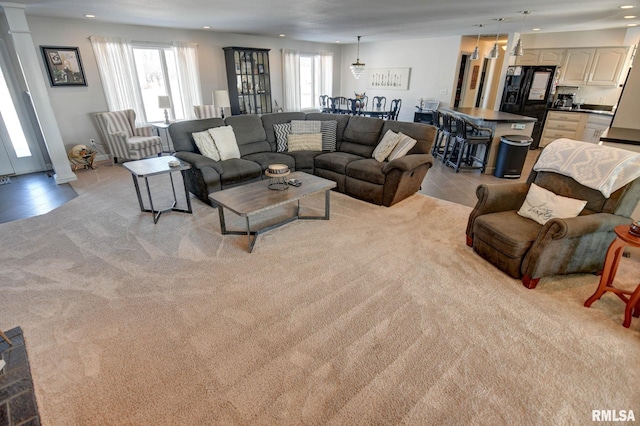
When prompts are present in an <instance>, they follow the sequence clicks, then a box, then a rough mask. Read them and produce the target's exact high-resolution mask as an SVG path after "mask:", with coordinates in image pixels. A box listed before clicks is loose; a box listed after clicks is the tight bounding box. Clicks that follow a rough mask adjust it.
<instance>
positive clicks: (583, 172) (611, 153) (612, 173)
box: [533, 139, 640, 198]
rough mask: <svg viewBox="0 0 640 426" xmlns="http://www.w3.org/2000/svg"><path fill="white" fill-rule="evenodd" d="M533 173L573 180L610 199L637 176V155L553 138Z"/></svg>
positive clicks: (639, 157) (639, 162)
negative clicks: (549, 174)
mask: <svg viewBox="0 0 640 426" xmlns="http://www.w3.org/2000/svg"><path fill="white" fill-rule="evenodd" d="M533 170H535V171H537V172H540V171H545V172H555V173H559V174H562V175H565V176H569V177H572V178H573V179H575V180H576V181H577V182H578V183H580V184H582V185H584V186H586V187H588V188H593V189H596V190H598V191H600V192H601V193H602V195H604V196H605V197H607V198H609V196H610V195H611V193H612V192H615V191H616V190H618V189H620V188H622V187H623V186H625V185H626V184H628V183H629V182H631V181H633V180H634V179H636V178H637V177H640V153H637V152H632V151H627V150H625V149H618V148H612V147H609V146H602V145H594V144H591V143H588V142H581V141H574V140H571V139H556V140H555V141H553V142H551V143H550V144H549V145H547V146H546V147H545V148H544V149H543V150H542V154H540V158H538V161H537V162H536V164H534V166H533Z"/></svg>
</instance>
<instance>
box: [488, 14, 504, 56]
mask: <svg viewBox="0 0 640 426" xmlns="http://www.w3.org/2000/svg"><path fill="white" fill-rule="evenodd" d="M497 21H498V32H497V33H496V42H495V43H494V44H493V47H492V48H491V51H490V52H489V56H487V58H489V59H498V58H499V57H500V51H499V50H498V37H500V25H501V24H502V21H504V19H503V18H498V19H497Z"/></svg>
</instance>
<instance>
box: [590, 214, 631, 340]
mask: <svg viewBox="0 0 640 426" xmlns="http://www.w3.org/2000/svg"><path fill="white" fill-rule="evenodd" d="M629 229H630V226H629V225H618V226H616V227H615V228H614V231H615V233H616V235H617V236H618V237H617V238H616V239H615V240H613V242H612V243H611V245H610V246H609V249H608V250H607V257H606V259H605V261H604V269H603V270H602V276H601V277H600V284H599V285H598V289H597V290H596V292H595V293H593V296H591V297H590V298H588V299H587V300H586V302H584V306H586V307H587V308H588V307H589V306H591V304H592V303H593V302H595V301H596V300H598V299H600V297H602V295H603V294H604V293H606V292H607V291H610V292H612V293H614V294H615V295H616V296H618V297H619V298H620V299H621V300H622V301H623V302H625V305H626V306H625V309H624V321H623V322H622V325H623V326H625V327H627V328H629V326H630V325H631V315H632V314H633V316H634V317H638V316H640V284H638V286H637V287H636V289H635V290H634V291H630V290H623V289H620V288H616V287H614V286H613V279H614V278H615V276H616V272H617V271H618V265H619V264H620V258H621V257H622V253H623V251H624V250H623V249H624V248H625V247H627V246H630V247H640V237H636V236H635V235H632V234H630V233H629Z"/></svg>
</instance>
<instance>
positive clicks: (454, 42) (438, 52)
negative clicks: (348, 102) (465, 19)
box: [334, 36, 460, 121]
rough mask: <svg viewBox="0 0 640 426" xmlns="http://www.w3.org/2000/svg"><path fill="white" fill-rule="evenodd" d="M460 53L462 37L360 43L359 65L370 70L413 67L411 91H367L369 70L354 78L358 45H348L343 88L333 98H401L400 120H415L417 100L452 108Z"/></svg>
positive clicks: (343, 56)
mask: <svg viewBox="0 0 640 426" xmlns="http://www.w3.org/2000/svg"><path fill="white" fill-rule="evenodd" d="M459 50H460V37H458V36H456V37H440V38H431V39H416V40H402V41H388V42H380V43H366V42H362V41H361V43H360V62H364V63H365V64H366V69H367V70H368V69H371V68H403V67H410V68H411V74H410V77H409V90H385V89H379V88H378V89H370V88H368V87H367V74H366V71H365V75H363V76H361V77H360V79H359V80H356V79H355V78H354V77H353V75H352V74H351V71H350V70H349V65H350V64H351V63H353V62H355V61H356V44H351V45H348V46H347V45H345V46H344V47H343V52H342V64H343V65H342V69H341V71H340V76H341V78H340V80H341V82H342V85H341V87H339V88H338V90H337V91H335V92H334V95H336V96H337V95H341V96H345V97H348V98H349V97H353V96H354V93H355V92H358V93H361V92H366V94H367V96H368V97H369V99H372V98H373V96H386V97H387V105H389V102H390V101H391V99H395V98H400V99H402V108H401V109H400V116H399V117H398V120H400V121H413V114H414V112H415V111H416V108H415V106H416V105H417V104H418V98H425V99H434V100H438V101H440V103H441V104H440V105H449V103H450V100H451V90H452V87H453V85H454V79H455V71H456V65H457V61H458V52H459ZM334 88H335V87H334ZM441 91H444V92H445V93H441Z"/></svg>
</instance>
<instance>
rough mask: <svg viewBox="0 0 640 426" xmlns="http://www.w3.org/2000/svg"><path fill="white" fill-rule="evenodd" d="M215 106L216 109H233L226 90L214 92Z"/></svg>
mask: <svg viewBox="0 0 640 426" xmlns="http://www.w3.org/2000/svg"><path fill="white" fill-rule="evenodd" d="M213 104H214V105H215V107H216V108H229V107H231V102H229V92H228V91H226V90H214V91H213Z"/></svg>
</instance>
